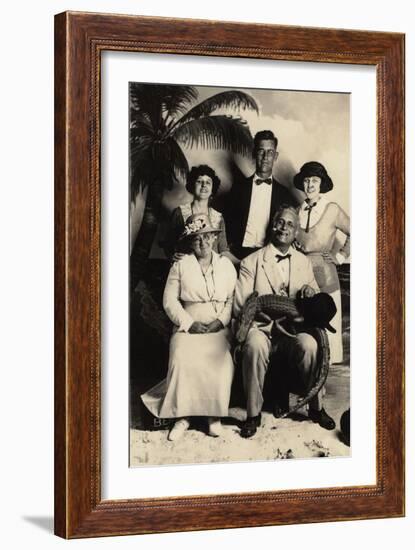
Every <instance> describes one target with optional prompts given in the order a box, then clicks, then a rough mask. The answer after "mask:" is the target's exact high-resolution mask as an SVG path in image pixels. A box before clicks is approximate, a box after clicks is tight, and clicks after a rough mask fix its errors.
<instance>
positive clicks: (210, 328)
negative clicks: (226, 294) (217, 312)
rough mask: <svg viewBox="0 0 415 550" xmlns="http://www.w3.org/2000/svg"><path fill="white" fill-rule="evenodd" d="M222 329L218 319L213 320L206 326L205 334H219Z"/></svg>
mask: <svg viewBox="0 0 415 550" xmlns="http://www.w3.org/2000/svg"><path fill="white" fill-rule="evenodd" d="M223 328H224V326H223V324H222V322H221V321H219V319H215V320H214V321H212V322H211V323H209V324H208V325H207V331H206V332H219V331H220V330H222V329H223Z"/></svg>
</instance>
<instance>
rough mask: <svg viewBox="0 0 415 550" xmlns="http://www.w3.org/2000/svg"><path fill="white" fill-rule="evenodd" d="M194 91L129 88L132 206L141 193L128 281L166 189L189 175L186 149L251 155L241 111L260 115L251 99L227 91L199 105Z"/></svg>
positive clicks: (135, 273) (141, 261)
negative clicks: (142, 199) (142, 198)
mask: <svg viewBox="0 0 415 550" xmlns="http://www.w3.org/2000/svg"><path fill="white" fill-rule="evenodd" d="M198 95H199V94H198V90H197V88H196V87H194V86H179V85H170V84H143V83H136V82H132V83H130V189H131V195H130V197H131V201H132V203H134V201H135V199H136V197H137V195H138V194H139V193H143V192H144V193H145V194H146V201H145V208H144V213H143V218H142V222H141V226H140V229H139V232H138V235H137V237H136V239H135V242H134V243H133V246H132V253H131V262H130V278H131V279H130V281H131V287H132V289H134V288H135V287H136V285H137V283H138V281H139V280H140V279H141V277H142V275H143V271H144V269H145V265H146V262H147V259H148V255H149V251H150V248H151V245H152V243H153V240H154V237H155V234H156V229H157V225H158V222H159V220H160V216H161V212H162V197H163V193H164V191H166V190H171V189H172V187H173V185H175V184H176V183H178V182H182V184H183V185H184V182H185V177H186V175H187V173H188V171H189V165H188V161H187V158H186V154H185V151H186V149H189V148H203V149H212V150H214V149H216V150H218V149H222V150H226V151H230V152H232V153H235V154H241V155H251V152H252V135H251V131H250V129H249V126H248V124H247V122H246V121H245V120H244V119H243V118H242V117H241V116H240V115H239V112H240V111H241V110H245V109H248V110H253V111H255V112H256V113H257V114H258V112H259V110H258V105H257V103H256V101H255V100H254V99H253V97H252V96H250V95H249V94H247V93H245V92H242V91H239V90H226V91H223V92H220V93H217V94H215V95H213V96H211V97H208V98H207V99H204V100H203V101H201V102H199V103H198V102H197V100H198Z"/></svg>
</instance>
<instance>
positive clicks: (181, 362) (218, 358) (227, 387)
mask: <svg viewBox="0 0 415 550" xmlns="http://www.w3.org/2000/svg"><path fill="white" fill-rule="evenodd" d="M229 339H230V337H229V330H228V329H227V328H225V329H223V330H221V331H219V332H214V333H210V334H189V333H186V332H176V333H175V334H173V336H172V337H171V340H170V355H169V367H168V373H167V377H166V378H165V379H164V380H162V381H161V382H160V383H159V384H157V385H156V386H154V387H153V388H151V389H150V390H149V391H148V392H147V393H145V394H143V395H142V396H141V398H142V400H143V402H144V404H145V405H146V407H147V408H148V409H149V411H150V412H151V413H152V414H153V415H154V416H157V417H159V418H180V417H183V416H221V417H223V416H227V415H228V409H229V399H230V392H231V384H232V379H233V372H234V365H233V361H232V357H231V354H230V351H229V349H230V342H229Z"/></svg>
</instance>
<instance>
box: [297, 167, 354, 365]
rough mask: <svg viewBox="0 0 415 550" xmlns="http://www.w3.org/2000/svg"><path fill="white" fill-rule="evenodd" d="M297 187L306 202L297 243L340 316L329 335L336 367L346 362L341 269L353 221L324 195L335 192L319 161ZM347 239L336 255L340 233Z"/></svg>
mask: <svg viewBox="0 0 415 550" xmlns="http://www.w3.org/2000/svg"><path fill="white" fill-rule="evenodd" d="M294 185H295V187H297V189H300V190H301V191H304V193H305V195H306V198H305V201H304V202H303V203H302V204H301V206H300V212H299V217H300V230H299V232H298V235H297V241H298V242H299V243H300V245H301V246H302V250H303V252H304V253H305V254H307V256H308V257H309V258H310V260H311V263H312V265H313V271H314V277H315V278H316V281H317V284H318V286H319V288H320V290H321V292H327V293H328V294H330V296H332V298H333V300H334V302H335V304H336V307H337V313H336V315H335V317H334V319H333V321H332V325H333V326H334V328H335V330H336V333H335V334H332V333H329V334H328V338H329V343H330V357H331V362H332V363H341V362H342V361H343V342H342V307H341V294H340V282H339V277H338V274H337V266H338V265H341V264H342V263H343V262H344V261H345V260H346V259H347V258H348V256H349V253H350V219H349V216H348V215H347V214H346V213H345V212H344V211H343V210H342V209H341V208H340V206H339V205H338V204H337V203H336V202H332V201H330V200H328V199H326V198H325V197H323V196H322V195H323V194H325V193H328V192H329V191H331V190H332V189H333V182H332V180H331V178H330V176H329V175H328V173H327V171H326V169H325V167H324V166H323V165H322V164H320V163H319V162H316V161H311V162H306V163H305V164H304V165H303V166H302V168H301V170H300V172H299V173H298V174H297V175H296V176H295V177H294ZM338 230H339V231H340V232H342V233H344V235H346V240H345V243H344V245H343V246H342V248H341V249H340V250H339V251H338V252H337V253H334V252H333V246H334V242H335V240H336V234H337V231H338Z"/></svg>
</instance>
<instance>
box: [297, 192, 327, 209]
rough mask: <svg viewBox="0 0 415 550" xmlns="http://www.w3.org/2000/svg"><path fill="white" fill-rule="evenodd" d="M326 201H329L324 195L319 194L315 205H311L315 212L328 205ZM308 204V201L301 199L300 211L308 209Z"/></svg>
mask: <svg viewBox="0 0 415 550" xmlns="http://www.w3.org/2000/svg"><path fill="white" fill-rule="evenodd" d="M328 203H329V201H328V200H327V199H326V198H325V197H322V196H321V195H320V197H319V198H318V199H317V202H316V203H315V206H314V207H313V210H314V211H315V212H318V213H320V212H322V211H323V210H324V209H325V208H326V206H327V205H328ZM308 206H309V204H308V202H306V201H303V202H302V204H301V207H300V208H301V211H302V212H306V211H308ZM306 209H307V210H306Z"/></svg>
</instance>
